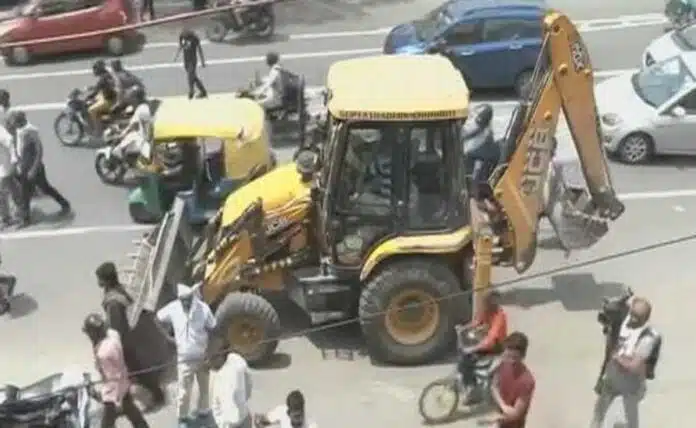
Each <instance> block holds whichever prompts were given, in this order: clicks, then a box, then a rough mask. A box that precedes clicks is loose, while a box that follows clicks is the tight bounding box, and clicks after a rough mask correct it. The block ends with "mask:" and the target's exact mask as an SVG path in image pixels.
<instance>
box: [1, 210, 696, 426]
mask: <svg viewBox="0 0 696 428" xmlns="http://www.w3.org/2000/svg"><path fill="white" fill-rule="evenodd" d="M694 212H696V199H693V198H692V199H679V198H677V199H668V200H661V201H658V202H654V201H630V202H628V203H627V212H626V215H625V216H624V217H622V219H621V220H620V221H619V222H618V223H617V224H616V226H615V227H614V228H613V229H612V230H611V232H610V236H608V237H607V238H606V240H605V241H603V242H602V243H601V244H600V245H599V246H597V247H596V248H595V249H593V250H592V251H588V252H586V253H578V254H575V255H573V256H572V257H571V259H570V260H568V261H566V260H564V259H563V257H562V255H561V254H559V253H557V252H554V251H552V250H549V249H546V248H543V247H544V246H543V245H542V249H541V250H540V253H539V255H538V258H537V262H536V264H535V266H534V267H533V269H532V271H531V272H529V274H534V273H538V272H543V271H545V270H547V269H556V268H558V267H561V266H563V265H565V264H568V263H577V262H582V261H587V260H592V259H596V258H600V257H603V256H607V255H611V254H614V253H616V252H619V251H625V250H627V249H631V248H635V247H640V246H643V245H648V244H652V243H655V242H658V241H661V240H666V239H672V238H675V237H677V236H680V235H687V234H692V233H693V227H692V223H693V215H694ZM646 218H650V219H653V224H646ZM656 225H659V226H660V227H654V226H656ZM135 236H136V234H134V233H130V234H112V233H109V232H105V233H100V234H90V235H79V236H72V237H68V236H63V237H56V238H54V239H50V240H33V239H27V240H11V241H8V242H5V243H4V244H3V259H4V262H5V263H6V266H8V267H11V268H12V269H13V270H14V271H15V272H16V274H17V275H18V277H19V280H20V283H19V284H20V285H19V289H18V293H20V294H21V293H23V296H22V297H20V298H19V299H18V300H19V301H18V303H17V311H18V312H17V313H15V318H9V317H3V318H2V319H0V331H2V334H3V341H4V343H6V344H7V345H6V346H5V347H3V352H2V353H0V378H2V379H3V382H15V383H19V384H21V383H25V382H30V381H31V380H33V379H36V378H38V377H40V376H43V375H45V374H47V373H48V372H49V371H50V370H58V369H59V368H62V367H65V366H73V365H77V366H79V367H85V368H89V367H91V361H90V351H89V345H88V344H87V342H86V341H85V340H84V338H83V337H82V334H81V333H80V331H79V327H80V321H81V320H82V317H83V316H84V314H85V313H87V312H89V311H92V310H94V309H95V302H96V301H97V300H98V291H97V288H96V286H95V284H94V278H93V268H94V266H96V265H97V264H98V263H99V262H101V261H103V260H105V259H112V260H116V261H118V260H123V255H124V254H125V253H126V252H127V250H128V246H129V241H130V239H132V238H133V237H135ZM67 248H70V249H72V250H71V251H70V252H67V251H66V249H67ZM694 251H696V243H686V244H683V245H679V246H674V247H668V248H663V249H660V250H655V251H651V252H646V253H641V254H636V255H633V256H630V257H626V258H622V259H617V260H613V261H609V262H606V263H602V264H596V265H592V266H587V267H584V268H579V269H575V270H571V271H568V272H563V273H558V274H556V275H554V276H553V277H551V278H546V277H545V278H537V279H534V280H529V281H521V282H519V283H516V284H515V285H514V286H512V287H506V288H505V289H504V296H505V297H504V300H505V302H508V303H506V310H507V311H508V314H509V320H510V325H511V328H512V329H519V330H522V331H525V332H526V333H527V334H529V336H530V339H531V348H530V354H529V357H528V363H529V365H530V367H531V368H532V370H533V371H534V373H535V375H536V378H537V393H536V396H535V399H534V402H533V404H532V411H531V414H530V421H529V425H530V426H538V427H552V426H562V427H568V428H575V427H578V428H579V427H583V426H586V424H587V420H588V418H589V415H590V411H591V406H592V400H593V393H592V392H591V388H592V384H593V382H594V379H595V375H596V373H597V372H596V371H597V367H598V364H599V361H600V358H601V334H600V328H599V325H598V324H597V323H596V321H595V317H596V312H595V311H596V309H597V307H598V306H597V305H598V304H599V301H600V300H601V297H602V296H606V295H612V294H614V293H617V291H618V289H619V287H620V286H631V287H633V289H634V290H635V292H636V293H638V294H640V295H645V296H647V297H648V298H650V299H651V300H652V301H653V302H654V304H655V311H654V313H653V316H654V323H655V325H656V326H657V328H659V329H660V331H661V332H662V333H663V334H664V335H665V337H666V342H665V345H664V347H663V352H662V359H661V361H660V365H659V367H658V371H657V373H658V374H657V380H655V381H653V382H651V384H650V391H649V394H648V398H647V399H646V401H645V402H644V405H643V407H642V412H643V413H642V416H643V418H644V420H643V423H644V425H645V426H662V425H658V424H660V423H662V424H665V425H664V426H682V425H680V424H679V420H678V419H677V418H680V417H683V416H679V415H677V414H676V412H675V411H674V410H673V409H675V408H677V406H679V405H680V404H683V405H686V404H687V401H686V400H688V399H689V394H688V393H687V392H688V391H689V389H688V388H689V385H693V382H696V375H695V374H693V373H685V372H684V371H683V370H681V367H683V366H684V365H686V364H688V358H689V355H690V354H688V353H687V352H683V350H682V348H681V347H682V346H684V344H687V343H689V335H690V331H689V327H688V326H689V325H691V324H693V322H696V315H694V313H693V311H692V310H691V301H692V300H693V299H691V296H692V285H693V283H694V282H695V280H696V278H695V277H694V275H693V273H692V272H690V271H689V270H687V269H685V266H689V264H690V260H691V258H692V257H691V254H693V252H694ZM40 260H49V262H47V263H48V266H47V267H45V268H42V269H37V268H36V267H35V266H37V263H38V261H40ZM76 266H80V267H81V268H79V269H76ZM44 269H46V270H44ZM47 272H50V274H47ZM494 277H495V279H496V281H497V282H501V281H504V280H507V279H510V278H514V277H515V276H514V275H513V274H511V272H510V271H509V270H506V271H502V270H499V271H497V272H496V273H495V275H494ZM540 320H544V321H543V322H540ZM551 326H553V327H551ZM337 336H338V339H337V338H336V337H334V336H332V335H331V334H327V333H324V334H315V335H312V336H311V337H310V338H306V337H299V338H294V339H290V340H287V341H283V342H282V343H281V345H280V347H279V353H280V356H279V357H278V367H277V368H276V369H273V370H263V371H257V372H255V373H254V383H255V385H254V386H255V389H254V395H253V398H252V405H253V408H254V410H257V411H262V410H265V409H269V408H270V407H272V406H275V405H277V404H279V403H280V402H282V400H283V397H284V394H285V393H286V392H287V391H289V390H290V389H294V388H300V389H302V390H303V391H304V392H305V394H306V396H307V399H308V406H309V409H310V412H311V414H312V415H313V416H314V417H315V418H316V419H317V420H318V422H319V424H320V426H324V425H331V426H334V427H336V428H348V427H351V426H355V423H356V422H358V423H360V424H362V425H363V426H387V424H390V426H403V427H406V428H411V427H412V428H416V427H419V426H421V423H420V420H419V417H418V415H417V404H416V403H417V401H416V400H417V397H418V394H419V393H420V389H421V388H422V387H423V386H424V385H426V384H427V383H428V382H430V381H431V380H433V379H435V378H437V377H439V376H442V375H445V374H447V373H448V372H449V370H451V363H447V362H443V363H441V364H436V365H433V366H428V367H419V368H394V367H380V366H377V365H373V364H371V363H370V361H369V360H368V359H366V358H364V357H362V356H361V355H360V350H361V347H360V343H359V340H358V339H357V338H356V337H355V336H354V335H353V334H352V333H351V331H350V329H344V330H342V331H340V332H338V333H337ZM569 336H571V337H569ZM321 349H325V350H329V351H331V350H337V349H338V350H341V351H342V354H343V355H348V354H349V353H348V352H347V351H348V350H351V349H352V350H353V351H355V353H354V354H353V357H354V360H352V361H351V360H346V359H344V358H341V357H339V356H337V355H335V354H333V353H331V352H329V353H328V357H327V358H326V359H324V358H323V357H322V353H321ZM28 361H31V364H27V362H28ZM329 385H331V387H330V388H332V389H331V390H327V388H329ZM357 409H360V410H359V411H357ZM559 409H562V411H559ZM172 412H173V411H172V409H166V410H163V411H161V412H159V413H158V414H155V415H151V416H150V417H149V419H150V421H151V424H152V426H161V427H165V426H172V425H171V424H173V422H174V415H173V413H172ZM124 422H125V421H124ZM458 425H459V426H472V427H473V426H475V425H474V423H473V422H471V421H469V422H459V423H458ZM120 426H123V427H125V426H127V425H126V424H125V423H124V424H123V425H120Z"/></svg>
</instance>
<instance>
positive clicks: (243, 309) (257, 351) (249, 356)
mask: <svg viewBox="0 0 696 428" xmlns="http://www.w3.org/2000/svg"><path fill="white" fill-rule="evenodd" d="M215 319H216V321H217V324H218V326H219V327H220V331H222V332H224V334H225V338H226V339H227V343H228V345H229V346H230V347H231V348H232V349H233V350H234V351H235V352H237V353H239V354H240V355H241V356H242V357H244V359H245V360H247V362H248V363H249V365H252V366H253V365H257V366H258V365H261V364H264V363H266V362H268V361H269V360H270V358H271V357H272V356H273V354H274V353H275V350H276V348H277V347H278V336H279V335H280V318H279V317H278V312H276V310H275V308H274V307H273V305H271V303H270V302H269V301H268V300H266V299H264V298H263V297H261V296H258V295H256V294H251V293H242V292H237V291H235V292H232V293H229V294H228V295H227V296H225V298H224V300H223V301H222V303H220V306H218V308H217V310H216V311H215Z"/></svg>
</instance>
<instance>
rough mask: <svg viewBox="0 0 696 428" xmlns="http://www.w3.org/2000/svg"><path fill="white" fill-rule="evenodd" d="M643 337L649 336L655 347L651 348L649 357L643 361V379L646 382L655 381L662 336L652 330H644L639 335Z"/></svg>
mask: <svg viewBox="0 0 696 428" xmlns="http://www.w3.org/2000/svg"><path fill="white" fill-rule="evenodd" d="M645 335H651V336H652V337H653V338H654V339H655V346H653V349H652V351H651V352H650V356H649V357H648V359H647V360H645V378H646V379H648V380H653V379H655V368H656V367H657V363H658V361H659V360H660V348H661V347H662V336H661V335H660V333H658V332H657V331H656V330H654V329H653V328H646V329H645V330H643V332H642V333H641V335H640V337H641V338H642V337H643V336H645Z"/></svg>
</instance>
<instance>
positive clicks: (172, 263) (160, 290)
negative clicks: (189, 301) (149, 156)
mask: <svg viewBox="0 0 696 428" xmlns="http://www.w3.org/2000/svg"><path fill="white" fill-rule="evenodd" d="M193 239H194V235H193V231H192V229H191V227H190V225H189V223H188V221H187V219H186V214H185V202H184V201H183V200H181V199H179V198H176V199H175V201H174V204H173V206H172V209H171V210H170V211H169V212H167V213H166V214H165V215H164V217H163V218H162V220H161V221H160V223H159V224H157V226H155V227H154V228H153V230H152V231H150V232H148V233H146V234H145V235H143V237H142V238H141V239H140V240H139V241H138V242H137V243H136V251H135V253H134V254H133V255H132V259H133V266H132V267H131V269H130V271H129V275H128V276H127V277H126V278H127V280H126V281H125V287H126V289H127V291H128V293H129V294H130V295H131V297H132V298H133V300H134V303H133V304H132V305H131V306H130V308H129V311H128V322H129V324H130V326H131V328H132V329H133V332H134V335H135V340H136V343H138V344H142V345H141V346H138V360H139V362H140V364H141V365H143V366H144V367H151V366H156V365H161V364H165V363H167V362H169V361H171V359H172V357H173V355H174V354H173V350H174V349H173V346H172V343H171V341H170V340H169V338H168V334H167V333H166V332H165V331H164V330H163V329H162V328H161V326H160V324H159V323H158V322H157V321H156V319H155V314H156V312H157V310H158V309H159V308H161V307H162V306H164V305H165V304H166V303H168V302H169V301H171V300H172V299H174V298H175V297H176V293H175V290H176V284H177V283H179V282H187V281H188V272H187V271H188V266H189V264H188V258H189V253H190V249H191V247H192V245H193Z"/></svg>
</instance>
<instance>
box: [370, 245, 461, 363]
mask: <svg viewBox="0 0 696 428" xmlns="http://www.w3.org/2000/svg"><path fill="white" fill-rule="evenodd" d="M459 282H460V281H459V279H458V278H457V277H456V275H454V273H453V272H452V271H451V270H450V269H449V267H447V266H446V265H444V264H442V263H441V262H439V261H437V260H429V259H426V258H417V259H415V258H411V259H407V260H402V261H399V262H395V263H393V264H391V265H387V266H386V267H385V268H384V269H382V270H381V271H380V272H378V273H377V274H376V275H375V276H374V278H372V279H371V280H370V281H368V283H367V285H366V287H365V289H364V290H363V292H362V295H361V296H360V304H359V314H360V323H361V326H362V330H363V335H364V336H365V341H366V343H367V347H368V349H369V351H370V355H371V356H372V357H373V358H376V359H378V360H380V361H383V362H386V363H392V364H403V365H406V364H408V365H411V364H424V363H428V362H431V361H433V360H436V359H438V358H441V357H443V356H444V354H445V353H446V352H447V350H448V348H450V347H451V345H452V344H453V343H454V340H455V332H454V326H455V325H456V323H457V322H458V321H459V320H461V319H462V318H463V317H462V315H461V312H462V311H465V312H468V311H469V309H468V308H467V307H466V306H463V305H462V304H460V302H461V301H462V299H461V296H460V295H459V294H458V293H460V292H461V288H460V285H459ZM468 315H469V314H468V313H467V314H465V315H464V316H468Z"/></svg>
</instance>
